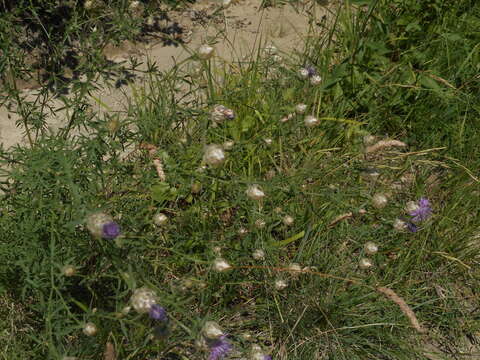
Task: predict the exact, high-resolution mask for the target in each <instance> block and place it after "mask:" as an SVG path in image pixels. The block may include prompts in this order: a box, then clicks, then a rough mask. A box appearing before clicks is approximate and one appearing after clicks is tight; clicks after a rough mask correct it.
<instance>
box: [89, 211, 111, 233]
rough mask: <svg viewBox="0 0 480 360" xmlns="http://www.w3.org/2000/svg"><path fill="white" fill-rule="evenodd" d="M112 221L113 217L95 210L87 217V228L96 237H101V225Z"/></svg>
mask: <svg viewBox="0 0 480 360" xmlns="http://www.w3.org/2000/svg"><path fill="white" fill-rule="evenodd" d="M112 221H113V218H112V217H111V216H110V215H108V214H105V213H103V212H96V213H93V214H91V215H89V216H88V217H87V224H86V225H87V229H88V231H90V233H91V234H92V235H93V236H94V237H96V238H101V237H102V236H103V226H104V225H105V224H107V223H110V222H112Z"/></svg>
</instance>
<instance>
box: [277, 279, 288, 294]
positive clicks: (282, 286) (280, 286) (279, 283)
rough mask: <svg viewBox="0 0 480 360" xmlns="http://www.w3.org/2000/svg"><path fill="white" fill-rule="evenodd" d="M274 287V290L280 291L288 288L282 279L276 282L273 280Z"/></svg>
mask: <svg viewBox="0 0 480 360" xmlns="http://www.w3.org/2000/svg"><path fill="white" fill-rule="evenodd" d="M274 286H275V289H276V290H278V291H281V290H283V289H285V288H286V287H287V286H288V284H287V282H286V281H285V280H283V279H277V280H275V284H274Z"/></svg>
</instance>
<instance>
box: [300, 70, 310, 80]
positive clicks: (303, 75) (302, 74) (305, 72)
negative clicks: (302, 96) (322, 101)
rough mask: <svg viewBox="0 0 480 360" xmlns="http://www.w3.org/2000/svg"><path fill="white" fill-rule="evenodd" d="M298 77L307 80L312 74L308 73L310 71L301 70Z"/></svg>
mask: <svg viewBox="0 0 480 360" xmlns="http://www.w3.org/2000/svg"><path fill="white" fill-rule="evenodd" d="M298 75H299V76H300V77H301V78H302V79H306V78H308V77H309V76H310V73H309V71H308V69H305V68H301V69H300V70H298Z"/></svg>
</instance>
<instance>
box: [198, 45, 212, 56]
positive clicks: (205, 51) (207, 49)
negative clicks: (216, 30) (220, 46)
mask: <svg viewBox="0 0 480 360" xmlns="http://www.w3.org/2000/svg"><path fill="white" fill-rule="evenodd" d="M214 53H215V48H213V46H210V45H207V44H203V45H200V47H199V48H198V52H197V55H198V57H199V58H200V59H202V60H208V59H210V58H212V56H213V54H214Z"/></svg>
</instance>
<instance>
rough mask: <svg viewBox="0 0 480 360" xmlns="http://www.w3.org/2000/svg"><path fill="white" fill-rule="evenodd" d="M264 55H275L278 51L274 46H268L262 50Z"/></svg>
mask: <svg viewBox="0 0 480 360" xmlns="http://www.w3.org/2000/svg"><path fill="white" fill-rule="evenodd" d="M263 51H264V52H265V54H266V55H270V56H271V55H275V54H277V53H278V49H277V47H276V46H275V45H272V44H269V45H267V46H265V49H263Z"/></svg>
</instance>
